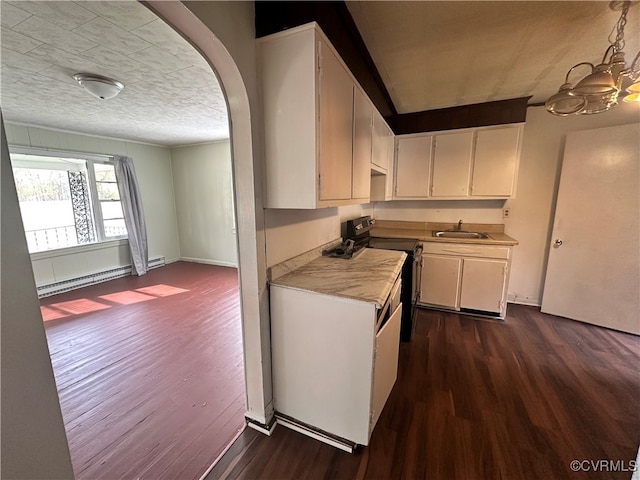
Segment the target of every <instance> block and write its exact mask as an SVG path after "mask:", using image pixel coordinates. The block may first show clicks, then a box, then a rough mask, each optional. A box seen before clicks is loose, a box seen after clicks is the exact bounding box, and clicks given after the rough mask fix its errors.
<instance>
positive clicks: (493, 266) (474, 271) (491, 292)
mask: <svg viewBox="0 0 640 480" xmlns="http://www.w3.org/2000/svg"><path fill="white" fill-rule="evenodd" d="M506 279H507V262H506V260H490V259H480V258H477V259H476V258H473V259H471V258H465V259H464V265H463V268H462V292H461V294H460V308H469V309H472V310H482V311H485V312H499V313H501V312H502V309H503V307H504V303H503V302H504V294H505V287H506Z"/></svg>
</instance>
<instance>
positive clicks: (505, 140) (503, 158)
mask: <svg viewBox="0 0 640 480" xmlns="http://www.w3.org/2000/svg"><path fill="white" fill-rule="evenodd" d="M522 129H523V127H522V124H514V125H500V126H495V127H478V128H469V129H464V130H459V131H450V132H437V133H435V132H434V133H424V134H412V135H403V136H399V137H397V149H396V167H395V193H394V196H393V198H394V199H397V200H420V199H448V200H454V199H455V200H465V199H475V200H477V199H482V198H484V199H501V198H513V197H514V196H515V190H516V180H517V177H518V164H519V162H520V148H521V143H522Z"/></svg>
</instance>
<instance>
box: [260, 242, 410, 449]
mask: <svg viewBox="0 0 640 480" xmlns="http://www.w3.org/2000/svg"><path fill="white" fill-rule="evenodd" d="M405 257H406V254H405V253H404V252H396V251H388V250H379V249H368V248H367V249H364V250H362V251H360V252H357V253H356V254H355V255H354V257H353V258H351V259H341V258H329V257H319V258H316V259H313V260H312V261H310V262H308V263H305V264H304V265H302V266H300V267H298V268H296V269H294V270H292V271H290V272H288V273H285V274H284V275H281V276H279V277H277V278H275V279H273V280H272V281H271V287H270V301H271V346H272V369H273V389H274V406H275V409H276V416H277V418H278V423H282V424H284V425H286V426H289V427H291V428H294V429H296V430H298V431H300V432H302V433H305V434H307V435H310V436H312V437H314V438H317V439H319V440H321V441H325V442H327V443H330V444H332V445H334V446H336V447H338V448H342V449H344V450H347V451H351V450H352V448H353V447H354V446H355V445H358V444H359V445H367V444H368V443H369V439H370V437H371V434H372V432H373V428H374V427H375V424H376V422H377V421H378V418H379V416H380V413H381V411H382V408H383V407H384V404H385V403H386V401H387V398H388V396H389V394H390V393H391V389H392V388H393V385H394V383H395V381H396V377H397V368H398V349H399V334H400V317H401V311H402V305H401V304H400V303H399V292H400V272H401V269H402V265H403V262H404V259H405Z"/></svg>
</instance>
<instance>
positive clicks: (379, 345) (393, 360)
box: [369, 304, 402, 435]
mask: <svg viewBox="0 0 640 480" xmlns="http://www.w3.org/2000/svg"><path fill="white" fill-rule="evenodd" d="M401 318H402V304H400V305H398V307H397V308H396V309H395V310H394V312H393V314H392V315H391V317H390V318H389V320H388V321H387V323H385V324H384V325H383V327H382V328H381V329H380V331H379V332H378V334H377V335H376V348H375V351H374V359H373V392H372V398H371V426H370V429H369V435H371V432H372V431H373V427H375V426H376V423H377V422H378V418H380V414H381V413H382V409H383V408H384V404H385V403H387V399H388V398H389V394H390V393H391V389H393V385H394V384H395V383H396V378H397V377H398V351H399V349H400V319H401Z"/></svg>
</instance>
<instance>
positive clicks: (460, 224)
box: [456, 219, 462, 231]
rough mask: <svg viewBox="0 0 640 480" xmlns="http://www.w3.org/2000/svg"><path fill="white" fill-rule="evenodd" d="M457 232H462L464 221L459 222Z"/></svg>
mask: <svg viewBox="0 0 640 480" xmlns="http://www.w3.org/2000/svg"><path fill="white" fill-rule="evenodd" d="M456 230H457V231H460V230H462V219H460V221H459V222H458V226H457V227H456Z"/></svg>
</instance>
